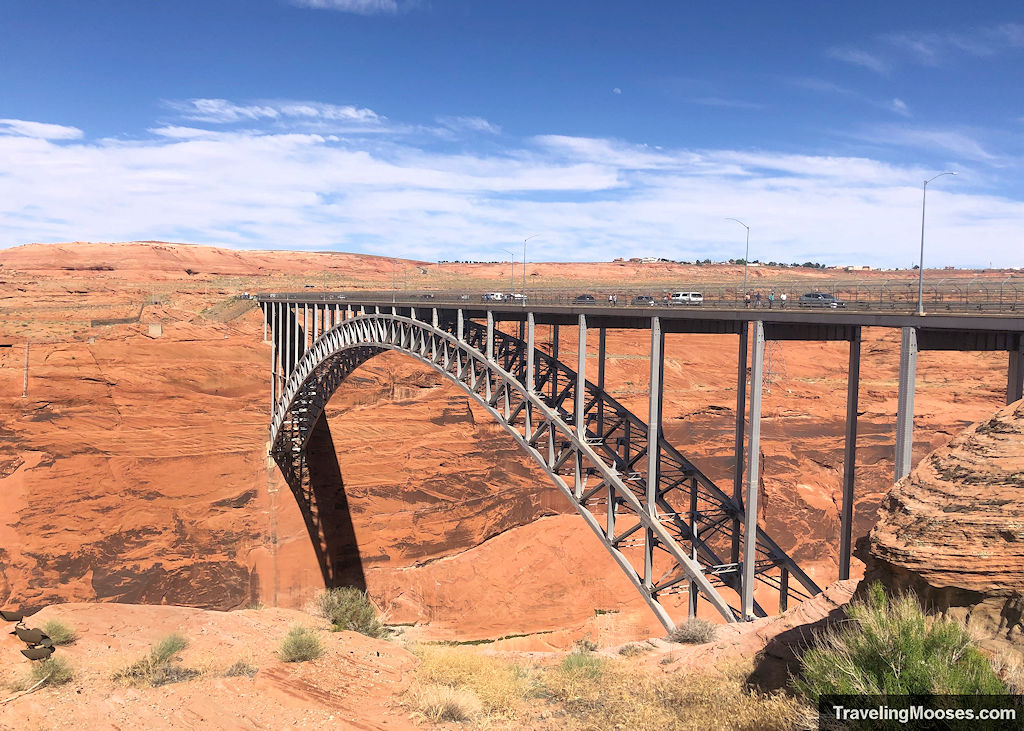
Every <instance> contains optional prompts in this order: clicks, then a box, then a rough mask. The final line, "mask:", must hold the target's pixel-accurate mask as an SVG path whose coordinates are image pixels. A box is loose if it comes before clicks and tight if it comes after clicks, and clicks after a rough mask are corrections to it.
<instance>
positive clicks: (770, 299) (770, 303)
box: [768, 289, 775, 310]
mask: <svg viewBox="0 0 1024 731" xmlns="http://www.w3.org/2000/svg"><path fill="white" fill-rule="evenodd" d="M774 306H775V290H774V289H773V290H771V291H769V292H768V309H769V310H770V309H772V308H773V307H774Z"/></svg>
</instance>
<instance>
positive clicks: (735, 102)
mask: <svg viewBox="0 0 1024 731" xmlns="http://www.w3.org/2000/svg"><path fill="white" fill-rule="evenodd" d="M690 103H691V104H699V105H700V106H702V107H723V108H726V109H762V108H763V105H761V104H757V103H755V102H747V101H743V100H742V99H727V98H725V97H721V96H702V97H697V98H695V99H690Z"/></svg>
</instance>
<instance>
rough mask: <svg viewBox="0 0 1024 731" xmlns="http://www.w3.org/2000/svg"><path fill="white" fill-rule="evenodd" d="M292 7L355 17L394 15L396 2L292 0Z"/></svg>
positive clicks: (390, 0) (391, 0)
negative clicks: (355, 15)
mask: <svg viewBox="0 0 1024 731" xmlns="http://www.w3.org/2000/svg"><path fill="white" fill-rule="evenodd" d="M292 4H293V5H298V6H299V7H303V8H315V9H317V10H337V11H340V12H342V13H355V14H357V15H394V14H395V13H397V12H398V3H397V2H396V0H292Z"/></svg>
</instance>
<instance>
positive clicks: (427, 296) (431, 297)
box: [420, 294, 434, 300]
mask: <svg viewBox="0 0 1024 731" xmlns="http://www.w3.org/2000/svg"><path fill="white" fill-rule="evenodd" d="M420 299H421V300H432V299H434V295H432V294H421V295H420Z"/></svg>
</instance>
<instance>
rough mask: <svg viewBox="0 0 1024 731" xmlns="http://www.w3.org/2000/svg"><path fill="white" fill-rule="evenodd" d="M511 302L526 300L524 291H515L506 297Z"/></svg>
mask: <svg viewBox="0 0 1024 731" xmlns="http://www.w3.org/2000/svg"><path fill="white" fill-rule="evenodd" d="M506 299H507V300H508V301H509V302H518V303H522V302H526V295H525V294H523V293H522V292H513V293H512V294H510V295H509V296H508V297H507V298H506Z"/></svg>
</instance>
